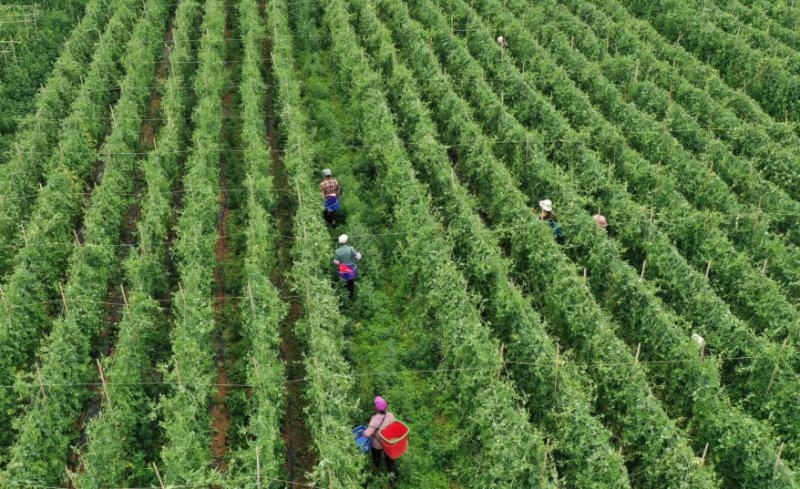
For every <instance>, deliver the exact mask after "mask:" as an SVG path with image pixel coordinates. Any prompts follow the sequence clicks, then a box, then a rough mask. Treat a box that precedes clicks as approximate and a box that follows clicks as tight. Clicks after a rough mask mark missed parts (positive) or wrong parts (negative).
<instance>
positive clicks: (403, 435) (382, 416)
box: [363, 396, 408, 487]
mask: <svg viewBox="0 0 800 489" xmlns="http://www.w3.org/2000/svg"><path fill="white" fill-rule="evenodd" d="M375 411H377V412H376V413H375V414H374V415H372V418H370V420H369V425H368V426H367V429H366V431H364V433H363V436H365V437H367V438H370V437H371V438H372V463H373V464H374V465H375V467H376V468H380V466H381V458H383V459H384V460H386V469H387V470H388V471H389V473H390V474H391V479H390V481H391V485H392V487H394V486H396V485H397V476H398V472H397V461H396V460H397V459H398V458H400V456H401V455H403V454H404V453H405V451H406V448H408V427H407V426H406V425H405V424H403V423H401V422H400V421H397V420H395V418H394V414H392V413H390V412H387V411H386V401H385V400H384V399H383V398H382V397H381V396H378V397H376V398H375Z"/></svg>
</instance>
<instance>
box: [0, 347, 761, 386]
mask: <svg viewBox="0 0 800 489" xmlns="http://www.w3.org/2000/svg"><path fill="white" fill-rule="evenodd" d="M761 358H769V357H768V356H767V355H760V356H737V357H714V359H715V360H717V361H720V362H722V361H737V360H757V359H761ZM695 361H697V360H696V359H681V360H652V361H642V360H639V361H634V362H598V363H575V362H568V363H567V362H564V361H563V359H562V360H560V361H559V363H555V362H549V363H539V362H524V361H515V360H503V364H514V365H525V366H535V367H550V368H554V369H557V368H562V369H563V368H581V369H582V368H593V367H620V368H622V367H631V366H636V365H670V364H680V363H692V362H695ZM475 371H485V372H486V373H487V376H490V377H491V376H492V375H496V372H497V366H486V367H464V368H449V369H415V370H379V371H370V372H360V373H347V374H342V373H330V374H329V375H332V376H336V377H371V376H380V375H416V374H431V375H435V374H439V373H448V372H475ZM315 378H316V377H315V376H309V377H301V378H297V379H287V380H281V381H276V382H273V383H270V384H263V385H262V384H259V385H255V384H241V383H202V382H182V383H181V382H180V381H143V382H110V381H108V380H107V381H106V383H105V385H106V386H116V385H119V386H130V385H189V386H196V387H240V388H257V387H263V386H265V385H285V384H292V383H298V382H307V381H309V380H314V379H315ZM41 385H42V386H43V387H101V386H102V385H103V383H102V382H82V383H80V382H78V383H69V382H63V383H58V382H56V383H49V382H43V383H42V384H41ZM15 387H17V386H14V385H0V389H13V388H15ZM28 387H30V388H37V387H39V384H38V383H33V382H31V383H30V385H29V386H28Z"/></svg>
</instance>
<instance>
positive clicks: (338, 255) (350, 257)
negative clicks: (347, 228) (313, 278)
mask: <svg viewBox="0 0 800 489" xmlns="http://www.w3.org/2000/svg"><path fill="white" fill-rule="evenodd" d="M347 239H348V238H347V235H346V234H343V235H341V236H339V247H338V248H336V251H335V252H334V253H333V256H334V258H333V263H334V265H336V266H337V267H338V268H337V273H338V274H339V276H340V277H342V278H343V279H344V280H345V282H346V286H347V290H348V292H350V300H351V301H352V300H354V299H355V298H356V260H360V259H361V253H359V252H357V251H356V249H355V248H353V247H352V246H350V245H349V244H347Z"/></svg>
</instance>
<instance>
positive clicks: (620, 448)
mask: <svg viewBox="0 0 800 489" xmlns="http://www.w3.org/2000/svg"><path fill="white" fill-rule="evenodd" d="M617 454H618V455H619V456H620V457H621V456H622V445H620V447H619V452H617Z"/></svg>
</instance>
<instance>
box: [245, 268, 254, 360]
mask: <svg viewBox="0 0 800 489" xmlns="http://www.w3.org/2000/svg"><path fill="white" fill-rule="evenodd" d="M247 293H248V294H250V309H251V310H252V311H253V314H255V313H256V301H255V300H254V299H253V289H252V288H251V287H250V281H249V280H248V281H247ZM253 360H255V358H253Z"/></svg>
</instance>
